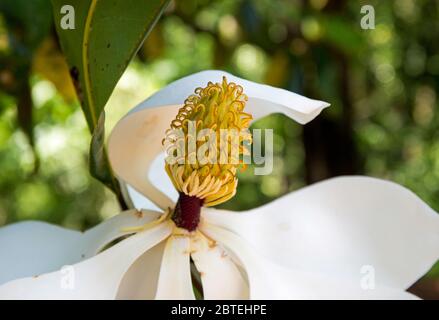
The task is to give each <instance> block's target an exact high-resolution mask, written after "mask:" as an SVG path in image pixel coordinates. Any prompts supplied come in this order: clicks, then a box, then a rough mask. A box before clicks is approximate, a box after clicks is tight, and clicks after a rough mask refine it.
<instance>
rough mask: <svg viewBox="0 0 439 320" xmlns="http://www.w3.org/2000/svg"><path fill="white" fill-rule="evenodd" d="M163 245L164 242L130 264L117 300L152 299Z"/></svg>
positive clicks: (163, 248)
mask: <svg viewBox="0 0 439 320" xmlns="http://www.w3.org/2000/svg"><path fill="white" fill-rule="evenodd" d="M165 244H166V242H165V241H162V242H160V243H159V244H157V245H156V246H154V247H152V248H151V249H149V250H148V251H146V252H145V253H144V254H142V256H141V257H139V258H138V259H137V260H136V262H134V263H133V264H132V266H131V267H130V268H129V269H128V271H127V272H126V274H125V276H124V277H123V279H122V282H121V284H120V287H119V290H118V292H117V297H116V298H117V299H129V300H140V299H141V300H152V299H154V297H155V294H156V291H157V284H158V278H159V272H160V265H161V262H162V257H163V252H164V250H165Z"/></svg>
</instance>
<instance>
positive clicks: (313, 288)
mask: <svg viewBox="0 0 439 320" xmlns="http://www.w3.org/2000/svg"><path fill="white" fill-rule="evenodd" d="M202 230H203V232H205V233H206V234H207V235H209V236H210V237H212V238H213V239H215V240H217V241H218V242H219V243H222V244H223V245H224V246H226V247H227V248H229V249H230V250H233V252H234V253H235V254H236V256H237V257H238V258H239V259H240V260H241V262H242V264H243V265H244V268H245V270H246V272H247V276H248V279H249V286H250V298H251V299H258V300H267V299H398V300H400V299H403V300H405V299H416V298H417V297H415V296H413V295H411V294H409V293H407V292H404V291H403V290H401V289H399V290H396V289H393V288H389V287H386V286H375V287H373V288H370V287H362V283H361V281H360V280H359V279H350V278H349V277H341V278H340V277H331V276H328V275H325V274H320V273H313V272H308V271H304V270H296V269H294V268H286V267H284V266H281V265H277V264H275V263H273V262H271V261H269V260H268V259H266V258H265V257H263V256H262V255H259V252H258V251H257V249H255V248H253V247H252V246H251V245H250V244H249V243H247V242H246V241H245V240H244V239H242V238H241V237H239V236H238V235H236V234H234V233H232V232H230V231H228V230H225V229H222V228H219V227H215V226H212V225H209V224H203V226H202Z"/></svg>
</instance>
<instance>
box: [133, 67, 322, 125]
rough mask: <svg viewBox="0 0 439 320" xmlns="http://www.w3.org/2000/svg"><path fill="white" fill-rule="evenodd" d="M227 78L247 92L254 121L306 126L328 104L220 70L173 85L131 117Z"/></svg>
mask: <svg viewBox="0 0 439 320" xmlns="http://www.w3.org/2000/svg"><path fill="white" fill-rule="evenodd" d="M223 76H226V77H227V81H228V82H234V83H236V84H238V85H240V86H242V87H243V88H244V93H245V94H246V95H247V96H248V98H249V100H248V103H247V104H246V111H247V112H249V113H251V114H252V115H253V117H254V119H255V120H256V119H259V118H261V117H264V116H266V115H269V114H271V113H277V112H279V113H283V114H285V115H286V116H288V117H290V118H292V119H294V120H296V121H297V122H299V123H301V124H305V123H307V122H309V121H311V120H312V119H314V118H315V117H316V116H317V115H318V114H319V113H320V112H321V111H322V110H323V109H324V108H326V107H328V106H329V104H328V103H326V102H323V101H319V100H313V99H309V98H307V97H304V96H301V95H299V94H296V93H294V92H291V91H288V90H284V89H281V88H276V87H272V86H269V85H265V84H260V83H256V82H253V81H248V80H245V79H242V78H239V77H236V76H234V75H232V74H230V73H228V72H225V71H221V70H206V71H201V72H198V73H194V74H192V75H189V76H187V77H184V78H181V79H179V80H177V81H174V82H172V83H170V84H169V85H167V86H166V87H164V88H162V89H161V90H159V91H158V92H156V93H155V94H153V95H152V96H151V97H149V98H148V99H146V100H145V101H144V102H142V103H141V104H140V105H139V106H137V107H136V108H135V109H134V110H132V111H131V113H136V112H138V111H141V110H144V109H147V108H150V107H157V106H165V105H181V104H182V103H183V102H184V100H185V99H186V98H187V97H188V96H190V95H191V94H193V93H194V90H195V89H196V88H198V87H205V86H206V85H207V83H208V82H209V81H210V82H221V81H222V77H223Z"/></svg>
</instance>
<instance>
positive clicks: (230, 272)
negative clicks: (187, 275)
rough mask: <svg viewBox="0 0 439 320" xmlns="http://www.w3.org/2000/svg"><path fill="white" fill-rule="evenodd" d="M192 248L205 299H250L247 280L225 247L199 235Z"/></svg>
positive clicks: (193, 241)
mask: <svg viewBox="0 0 439 320" xmlns="http://www.w3.org/2000/svg"><path fill="white" fill-rule="evenodd" d="M192 250H193V252H192V254H191V256H192V259H193V261H194V263H195V266H196V267H197V270H198V272H199V273H200V275H201V282H202V285H203V293H204V299H205V300H229V299H248V295H249V293H248V285H247V282H246V280H245V279H244V277H243V275H242V274H241V272H240V271H239V269H238V267H237V265H236V264H235V263H234V261H232V259H231V257H230V255H229V254H228V253H227V252H226V251H225V250H224V248H221V247H220V246H219V245H218V244H214V243H211V244H209V242H208V241H207V239H206V238H203V237H200V236H199V237H197V238H195V239H193V240H192Z"/></svg>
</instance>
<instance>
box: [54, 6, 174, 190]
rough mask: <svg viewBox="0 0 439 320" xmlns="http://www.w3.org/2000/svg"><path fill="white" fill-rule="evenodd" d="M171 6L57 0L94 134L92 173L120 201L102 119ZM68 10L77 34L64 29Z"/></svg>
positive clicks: (80, 95) (63, 35)
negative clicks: (124, 76)
mask: <svg viewBox="0 0 439 320" xmlns="http://www.w3.org/2000/svg"><path fill="white" fill-rule="evenodd" d="M168 3H169V0H111V1H109V0H105V1H104V0H81V1H76V2H74V3H72V2H71V1H67V0H52V4H53V10H54V19H55V25H56V29H57V32H58V35H59V38H60V42H61V46H62V48H63V51H64V53H65V55H66V57H67V61H68V63H69V66H70V74H71V76H72V79H73V83H74V85H75V88H76V92H77V94H78V98H79V100H80V102H81V105H82V108H83V111H84V114H85V117H86V119H87V123H88V126H89V128H90V131H91V132H93V134H94V137H93V142H92V148H91V153H90V157H91V159H90V168H91V173H92V175H93V176H94V177H96V178H98V179H99V180H100V181H102V182H103V183H105V184H106V185H107V186H109V187H110V188H111V189H112V190H113V191H115V193H116V194H117V195H118V196H120V191H119V185H118V184H117V181H116V179H114V176H113V175H112V171H111V168H110V165H109V163H108V159H107V157H106V155H105V150H104V137H103V136H100V135H102V132H104V123H103V122H102V123H100V121H99V120H100V116H101V113H102V112H103V110H104V107H105V104H106V103H107V101H108V98H109V97H110V95H111V93H112V92H113V90H114V87H115V86H116V84H117V82H118V80H119V78H120V77H121V76H122V73H123V72H124V70H125V69H126V67H127V65H128V63H129V62H130V60H131V59H132V57H133V56H134V55H135V54H136V52H137V50H138V49H139V47H140V46H141V44H142V42H143V40H144V39H145V37H146V36H147V35H148V33H149V32H150V31H151V29H152V28H153V26H154V24H155V23H156V22H157V20H158V18H159V17H160V15H161V14H162V12H163V10H164V8H165V7H166V5H167V4H168ZM66 5H69V6H72V7H73V9H74V27H75V28H74V29H69V28H66V29H64V28H63V27H62V26H61V21H62V19H63V17H64V18H65V16H66V15H68V14H71V12H72V11H71V10H68V11H63V10H62V9H63V7H64V6H66ZM61 12H63V13H61ZM101 119H102V118H101ZM98 126H99V129H97V127H98ZM99 144H101V145H99Z"/></svg>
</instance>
